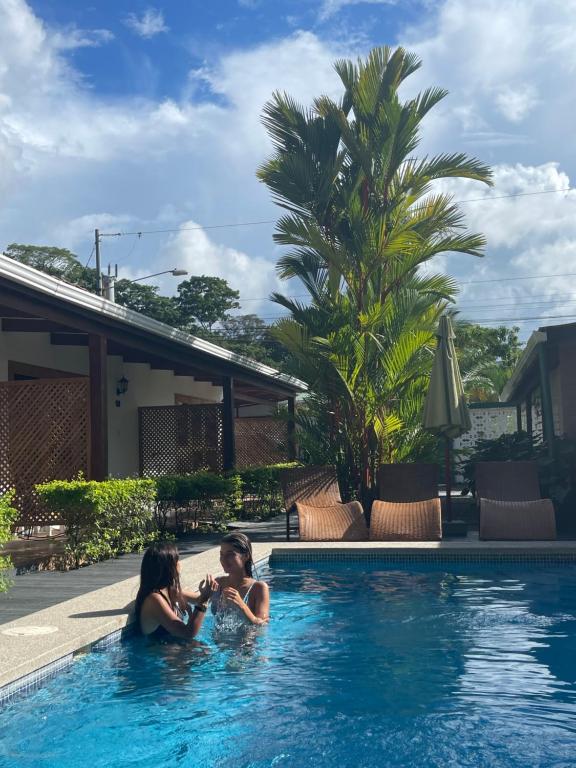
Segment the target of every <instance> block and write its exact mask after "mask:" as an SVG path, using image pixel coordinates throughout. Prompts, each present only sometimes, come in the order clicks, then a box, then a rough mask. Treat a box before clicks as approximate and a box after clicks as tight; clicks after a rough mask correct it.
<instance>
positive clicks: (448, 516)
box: [444, 437, 452, 523]
mask: <svg viewBox="0 0 576 768" xmlns="http://www.w3.org/2000/svg"><path fill="white" fill-rule="evenodd" d="M444 468H445V471H446V477H445V482H446V520H447V521H448V522H449V523H451V522H452V478H451V473H450V438H449V437H447V438H446V442H445V443H444Z"/></svg>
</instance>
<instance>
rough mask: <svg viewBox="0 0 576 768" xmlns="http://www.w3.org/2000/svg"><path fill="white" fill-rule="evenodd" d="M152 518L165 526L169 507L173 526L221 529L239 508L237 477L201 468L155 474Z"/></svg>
mask: <svg viewBox="0 0 576 768" xmlns="http://www.w3.org/2000/svg"><path fill="white" fill-rule="evenodd" d="M155 482H156V489H157V498H158V505H157V513H156V521H157V524H158V527H159V528H160V529H161V530H165V528H166V525H167V519H168V511H169V510H173V511H174V516H175V524H176V530H178V531H182V530H185V529H186V528H187V527H194V528H195V529H196V528H202V527H203V526H205V524H209V527H210V529H212V530H214V529H216V530H222V529H224V528H225V525H226V523H227V522H228V521H230V520H233V519H235V518H236V516H237V515H238V512H239V510H240V509H241V502H242V494H241V481H240V479H239V477H238V476H237V475H230V476H228V477H225V476H223V475H219V474H216V473H215V472H208V471H201V472H194V473H193V474H191V475H164V476H162V477H159V478H157V480H156V481H155Z"/></svg>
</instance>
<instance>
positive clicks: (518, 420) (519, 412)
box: [516, 403, 522, 432]
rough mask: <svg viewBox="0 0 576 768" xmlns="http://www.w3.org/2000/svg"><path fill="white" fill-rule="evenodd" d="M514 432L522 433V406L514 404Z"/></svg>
mask: <svg viewBox="0 0 576 768" xmlns="http://www.w3.org/2000/svg"><path fill="white" fill-rule="evenodd" d="M516 431H517V432H522V404H521V403H516Z"/></svg>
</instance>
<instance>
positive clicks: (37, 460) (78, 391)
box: [0, 378, 89, 527]
mask: <svg viewBox="0 0 576 768" xmlns="http://www.w3.org/2000/svg"><path fill="white" fill-rule="evenodd" d="M88 384H89V382H88V379H85V378H73V379H39V380H35V381H15V382H12V381H10V382H0V493H3V492H4V491H6V490H8V488H15V489H16V506H17V508H18V510H19V512H20V515H19V518H18V521H17V524H18V525H23V526H26V527H31V526H35V525H47V524H57V523H59V522H61V521H60V520H59V519H58V517H57V515H55V514H53V513H50V512H49V511H48V510H47V509H45V507H44V506H43V505H42V504H41V502H40V501H39V499H38V497H37V496H36V494H35V493H34V486H35V485H36V484H37V483H41V482H45V481H47V480H70V479H72V478H73V477H75V476H76V475H78V473H79V472H82V473H84V475H87V474H88V456H89V385H88Z"/></svg>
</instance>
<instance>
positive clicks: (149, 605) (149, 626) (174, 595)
mask: <svg viewBox="0 0 576 768" xmlns="http://www.w3.org/2000/svg"><path fill="white" fill-rule="evenodd" d="M217 586H218V585H217V584H216V581H215V580H214V579H213V578H212V576H210V575H209V574H208V575H207V576H206V579H205V580H204V581H202V582H201V583H200V586H199V591H198V592H190V591H187V590H185V589H182V585H181V584H180V558H179V554H178V549H177V548H176V546H175V545H174V544H172V543H171V542H162V543H158V544H152V546H150V547H148V549H147V550H146V552H145V553H144V557H143V558H142V565H141V567H140V588H139V590H138V594H137V596H136V605H135V616H136V622H137V624H138V626H139V628H140V631H141V632H142V634H143V635H146V636H147V637H150V638H154V639H163V638H167V637H180V638H184V639H191V638H193V637H196V635H197V634H198V632H199V631H200V627H201V626H202V623H203V621H204V617H205V615H206V607H207V602H208V600H209V599H210V596H211V595H212V592H213V591H214V590H215V589H216V588H217ZM191 603H194V606H193V607H192V605H191ZM186 615H187V616H188V621H187V622H184V617H185V616H186Z"/></svg>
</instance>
